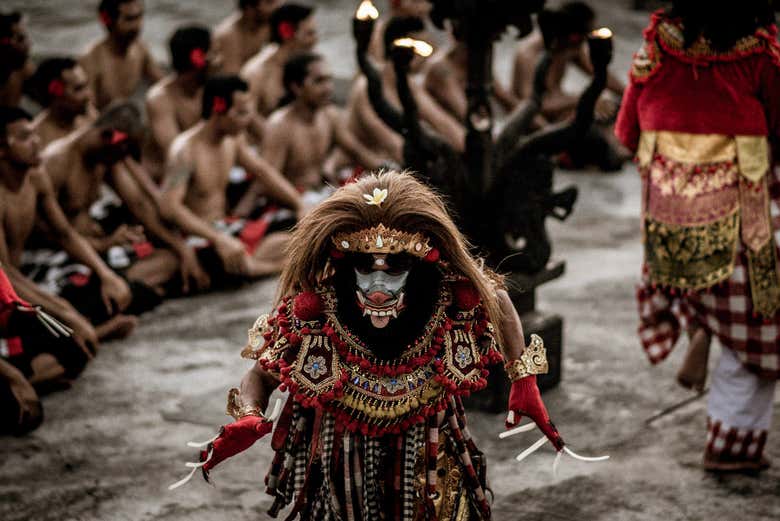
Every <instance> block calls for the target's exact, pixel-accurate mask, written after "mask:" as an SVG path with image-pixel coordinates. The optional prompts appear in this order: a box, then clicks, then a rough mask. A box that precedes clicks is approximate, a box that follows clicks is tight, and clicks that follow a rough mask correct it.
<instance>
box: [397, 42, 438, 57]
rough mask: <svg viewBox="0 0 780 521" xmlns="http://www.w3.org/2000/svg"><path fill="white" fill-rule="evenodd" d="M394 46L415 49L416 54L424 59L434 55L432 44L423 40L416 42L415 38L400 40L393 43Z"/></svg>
mask: <svg viewBox="0 0 780 521" xmlns="http://www.w3.org/2000/svg"><path fill="white" fill-rule="evenodd" d="M393 45H395V46H397V47H407V48H409V49H413V50H414V52H415V54H418V55H419V56H422V57H423V58H427V57H428V56H430V55H431V54H433V46H432V45H431V44H429V43H428V42H424V41H422V40H415V39H414V38H399V39H397V40H395V41H394V42H393Z"/></svg>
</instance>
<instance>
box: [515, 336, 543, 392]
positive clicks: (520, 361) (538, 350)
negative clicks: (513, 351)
mask: <svg viewBox="0 0 780 521" xmlns="http://www.w3.org/2000/svg"><path fill="white" fill-rule="evenodd" d="M504 369H505V370H506V375H507V376H508V377H509V380H510V381H512V382H516V381H517V380H520V379H521V378H525V377H526V376H530V375H534V374H544V373H546V372H547V371H548V370H549V366H548V364H547V351H546V350H545V349H544V341H543V340H542V338H541V337H540V336H539V335H531V344H530V345H529V346H528V347H526V348H525V349H524V350H523V354H522V355H520V358H517V359H515V360H510V361H508V362H507V363H506V364H504Z"/></svg>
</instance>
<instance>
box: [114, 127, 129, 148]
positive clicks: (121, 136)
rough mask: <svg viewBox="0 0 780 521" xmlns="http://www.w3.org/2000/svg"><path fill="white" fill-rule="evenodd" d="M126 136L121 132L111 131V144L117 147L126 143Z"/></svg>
mask: <svg viewBox="0 0 780 521" xmlns="http://www.w3.org/2000/svg"><path fill="white" fill-rule="evenodd" d="M127 138H128V135H127V134H125V133H124V132H122V131H121V130H113V131H112V132H111V144H112V145H118V144H119V143H122V142H124V141H127Z"/></svg>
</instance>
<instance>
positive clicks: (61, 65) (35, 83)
mask: <svg viewBox="0 0 780 521" xmlns="http://www.w3.org/2000/svg"><path fill="white" fill-rule="evenodd" d="M77 65H78V62H76V60H74V59H73V58H69V57H66V56H57V57H54V58H47V59H45V60H43V61H42V62H41V63H39V64H38V67H37V68H36V69H35V73H34V74H33V75H32V77H31V78H30V79H29V85H30V94H31V95H32V97H33V98H34V99H35V101H37V102H38V103H40V104H41V105H42V106H44V107H48V106H49V104H50V103H51V102H52V98H53V96H52V93H51V92H50V91H49V86H50V85H51V82H52V81H53V80H56V79H60V78H62V73H63V72H64V71H67V70H70V69H72V68H74V67H76V66H77Z"/></svg>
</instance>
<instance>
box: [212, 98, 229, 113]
mask: <svg viewBox="0 0 780 521" xmlns="http://www.w3.org/2000/svg"><path fill="white" fill-rule="evenodd" d="M211 111H212V112H213V113H214V114H224V113H225V112H227V102H226V101H225V98H223V97H221V96H214V101H212V102H211Z"/></svg>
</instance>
